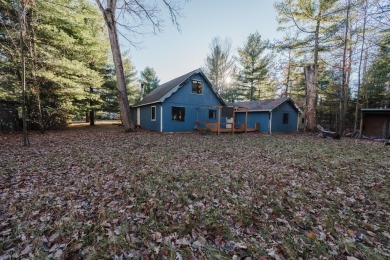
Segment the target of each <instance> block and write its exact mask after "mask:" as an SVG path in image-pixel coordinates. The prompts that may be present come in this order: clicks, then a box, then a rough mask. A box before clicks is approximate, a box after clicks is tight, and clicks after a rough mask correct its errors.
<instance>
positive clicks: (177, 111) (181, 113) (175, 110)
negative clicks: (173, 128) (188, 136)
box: [172, 107, 186, 122]
mask: <svg viewBox="0 0 390 260" xmlns="http://www.w3.org/2000/svg"><path fill="white" fill-rule="evenodd" d="M185 111H186V110H185V108H184V107H172V120H175V121H181V122H184V117H185Z"/></svg>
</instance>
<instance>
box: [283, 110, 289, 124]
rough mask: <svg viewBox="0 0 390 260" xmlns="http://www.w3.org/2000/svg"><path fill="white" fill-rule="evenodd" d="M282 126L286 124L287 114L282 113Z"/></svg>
mask: <svg viewBox="0 0 390 260" xmlns="http://www.w3.org/2000/svg"><path fill="white" fill-rule="evenodd" d="M283 124H288V113H283Z"/></svg>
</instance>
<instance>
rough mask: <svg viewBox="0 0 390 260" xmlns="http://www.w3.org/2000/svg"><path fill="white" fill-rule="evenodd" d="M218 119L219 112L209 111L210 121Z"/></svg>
mask: <svg viewBox="0 0 390 260" xmlns="http://www.w3.org/2000/svg"><path fill="white" fill-rule="evenodd" d="M216 118H217V110H215V109H209V119H216Z"/></svg>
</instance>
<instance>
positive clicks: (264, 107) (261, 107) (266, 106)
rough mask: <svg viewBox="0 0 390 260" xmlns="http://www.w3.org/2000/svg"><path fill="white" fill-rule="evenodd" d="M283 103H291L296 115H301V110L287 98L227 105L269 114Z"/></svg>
mask: <svg viewBox="0 0 390 260" xmlns="http://www.w3.org/2000/svg"><path fill="white" fill-rule="evenodd" d="M285 102H291V104H292V105H293V107H294V108H295V109H296V110H297V112H298V113H301V110H300V109H299V108H298V107H297V106H296V105H295V103H294V101H292V99H291V98H289V97H283V98H276V99H266V100H257V101H244V102H234V103H229V104H228V105H229V106H235V107H245V108H248V109H249V111H268V112H271V111H273V110H274V109H276V108H277V107H279V106H280V105H282V104H283V103H285Z"/></svg>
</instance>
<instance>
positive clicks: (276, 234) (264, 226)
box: [0, 125, 390, 260]
mask: <svg viewBox="0 0 390 260" xmlns="http://www.w3.org/2000/svg"><path fill="white" fill-rule="evenodd" d="M30 140H31V143H32V146H31V147H30V148H24V147H22V146H21V142H22V139H21V136H20V135H19V134H17V135H16V134H7V135H0V151H1V152H0V191H1V194H0V259H7V258H11V259H13V258H32V257H34V258H45V257H49V258H51V257H52V258H102V257H103V258H117V259H126V258H142V259H205V258H206V259H215V258H220V259H268V258H269V259H272V258H275V259H298V258H300V257H301V258H302V259H308V258H315V259H350V260H352V259H355V258H357V259H388V258H389V257H390V221H389V219H390V205H389V204H390V149H389V146H384V145H383V144H382V143H374V142H366V141H360V140H353V139H348V138H344V139H342V140H329V139H321V138H318V137H316V136H310V135H303V134H272V135H269V134H239V135H238V134H237V135H221V136H216V135H200V134H159V133H152V132H147V131H139V132H136V133H124V132H123V130H122V129H121V128H119V127H118V126H112V125H106V126H96V127H93V128H90V127H73V128H69V129H67V130H65V131H53V132H48V133H46V134H44V135H40V134H35V133H33V134H31V135H30Z"/></svg>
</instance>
